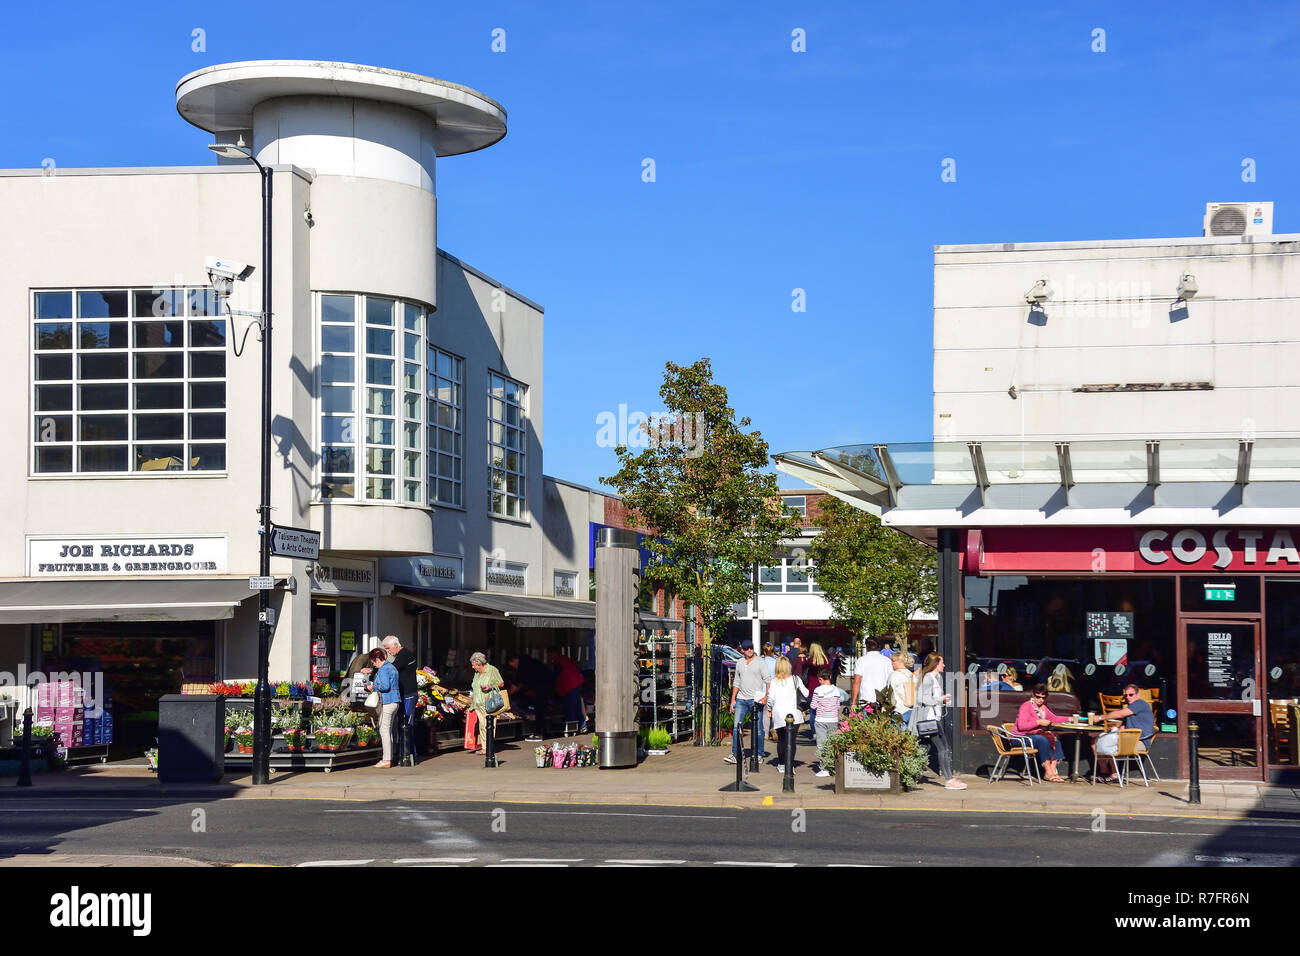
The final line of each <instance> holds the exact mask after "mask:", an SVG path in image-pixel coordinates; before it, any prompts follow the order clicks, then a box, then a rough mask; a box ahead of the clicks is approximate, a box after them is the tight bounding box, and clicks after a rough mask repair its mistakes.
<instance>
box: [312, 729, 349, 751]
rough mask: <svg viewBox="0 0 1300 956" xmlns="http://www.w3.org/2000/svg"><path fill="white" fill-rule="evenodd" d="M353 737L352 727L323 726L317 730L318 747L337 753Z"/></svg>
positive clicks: (318, 748)
mask: <svg viewBox="0 0 1300 956" xmlns="http://www.w3.org/2000/svg"><path fill="white" fill-rule="evenodd" d="M351 739H352V728H351V727H323V728H321V729H320V730H318V731H316V749H317V750H324V751H327V752H329V753H336V752H337V751H340V750H343V749H345V748H346V747H347V745H348V742H349V741H350V740H351Z"/></svg>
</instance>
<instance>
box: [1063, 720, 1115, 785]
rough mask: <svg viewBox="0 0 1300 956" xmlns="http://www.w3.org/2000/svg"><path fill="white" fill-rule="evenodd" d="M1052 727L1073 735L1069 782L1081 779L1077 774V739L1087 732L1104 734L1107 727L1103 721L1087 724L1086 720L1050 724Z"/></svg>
mask: <svg viewBox="0 0 1300 956" xmlns="http://www.w3.org/2000/svg"><path fill="white" fill-rule="evenodd" d="M1052 729H1053V730H1055V731H1059V732H1060V733H1063V734H1072V735H1073V736H1074V761H1073V762H1072V763H1071V764H1070V776H1069V778H1068V779H1069V781H1070V783H1074V781H1076V780H1083V779H1084V778H1083V777H1082V776H1080V775H1079V741H1081V740H1082V739H1083V738H1084V737H1085V736H1086V735H1088V734H1104V733H1105V732H1106V730H1107V727H1106V725H1105V724H1104V723H1100V724H1089V723H1086V722H1082V723H1080V722H1075V721H1068V722H1066V723H1063V724H1052ZM1093 759H1094V760H1095V759H1096V758H1095V757H1094V758H1093Z"/></svg>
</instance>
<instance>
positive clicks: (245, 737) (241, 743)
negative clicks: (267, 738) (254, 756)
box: [231, 727, 253, 754]
mask: <svg viewBox="0 0 1300 956" xmlns="http://www.w3.org/2000/svg"><path fill="white" fill-rule="evenodd" d="M231 736H232V737H234V738H235V749H236V750H238V751H239V752H240V753H241V754H251V753H252V752H253V728H252V727H236V728H235V730H234V732H233V733H232V734H231Z"/></svg>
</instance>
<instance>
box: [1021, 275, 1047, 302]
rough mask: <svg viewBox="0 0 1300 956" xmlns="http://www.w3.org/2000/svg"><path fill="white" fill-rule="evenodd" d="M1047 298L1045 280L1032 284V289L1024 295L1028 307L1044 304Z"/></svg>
mask: <svg viewBox="0 0 1300 956" xmlns="http://www.w3.org/2000/svg"><path fill="white" fill-rule="evenodd" d="M1049 296H1050V292H1049V291H1048V288H1047V280H1046V279H1039V280H1038V281H1037V282H1035V283H1034V287H1033V288H1032V289H1030V290H1029V291H1028V292H1026V293H1025V301H1026V302H1028V303H1029V304H1030V305H1037V304H1039V303H1041V302H1046V301H1047V299H1048V297H1049Z"/></svg>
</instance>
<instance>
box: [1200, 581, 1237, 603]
mask: <svg viewBox="0 0 1300 956" xmlns="http://www.w3.org/2000/svg"><path fill="white" fill-rule="evenodd" d="M1205 600H1207V601H1235V600H1237V589H1236V588H1235V587H1233V586H1229V587H1226V588H1225V587H1218V588H1212V587H1210V586H1209V585H1208V584H1207V585H1206V586H1205Z"/></svg>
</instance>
